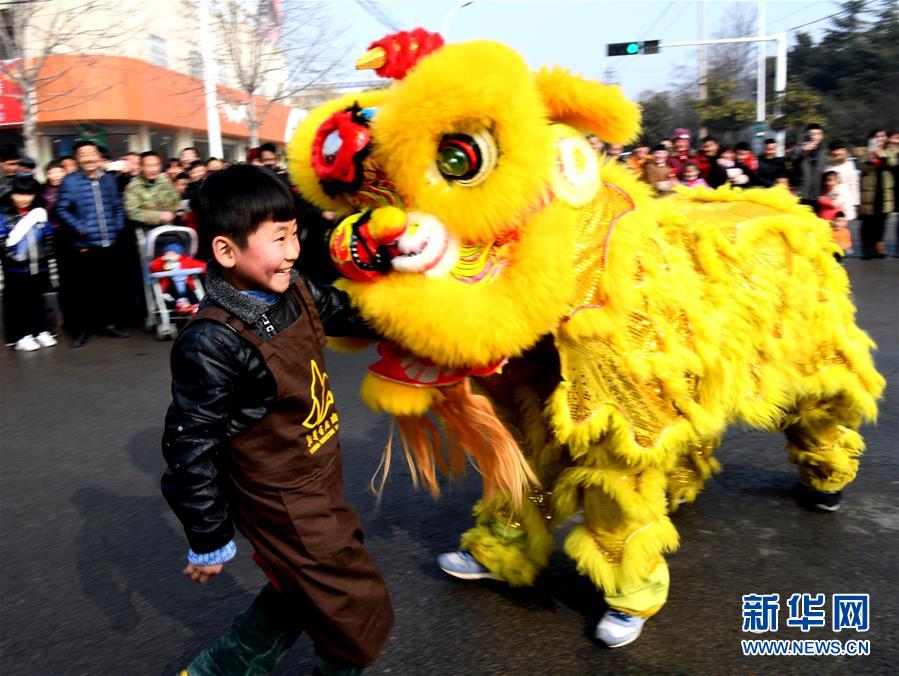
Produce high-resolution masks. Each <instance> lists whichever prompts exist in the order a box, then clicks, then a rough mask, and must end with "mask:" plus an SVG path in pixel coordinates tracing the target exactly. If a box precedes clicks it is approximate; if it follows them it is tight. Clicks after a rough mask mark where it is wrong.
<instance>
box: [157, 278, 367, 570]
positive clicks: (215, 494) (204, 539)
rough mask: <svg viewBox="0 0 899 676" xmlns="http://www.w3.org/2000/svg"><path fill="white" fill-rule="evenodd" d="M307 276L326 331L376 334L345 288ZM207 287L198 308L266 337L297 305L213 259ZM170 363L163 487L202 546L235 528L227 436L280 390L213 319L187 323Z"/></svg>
mask: <svg viewBox="0 0 899 676" xmlns="http://www.w3.org/2000/svg"><path fill="white" fill-rule="evenodd" d="M306 284H307V287H308V289H309V292H310V294H311V295H312V298H313V300H314V301H315V305H316V308H317V309H318V313H319V316H320V317H321V321H322V324H323V326H324V329H325V332H326V333H327V334H328V335H332V336H351V337H357V338H377V336H376V334H374V333H373V332H372V330H371V329H370V328H369V327H368V326H367V325H366V324H365V323H364V322H363V321H362V318H361V317H360V315H359V314H358V313H357V312H356V311H355V310H353V309H352V308H351V307H350V302H349V297H348V296H347V295H346V294H345V293H344V292H342V291H339V290H338V289H335V288H334V287H328V286H322V287H320V286H317V285H315V284H312V283H309V282H306ZM206 292H207V295H206V297H205V298H204V300H203V304H202V305H201V308H202V307H206V306H207V305H209V304H215V305H218V306H219V307H222V308H223V309H225V310H226V311H227V312H229V313H232V314H233V315H234V316H235V317H237V318H238V319H240V320H241V321H243V322H244V323H245V324H246V325H247V326H248V327H250V328H252V329H253V330H254V331H255V332H256V333H257V335H259V336H260V337H261V338H262V339H264V340H265V339H267V338H268V335H267V334H266V330H265V328H264V323H270V324H271V325H273V326H274V328H275V330H276V333H279V332H280V331H282V330H284V329H286V328H287V327H288V326H290V325H291V324H292V323H293V322H294V321H296V319H297V318H298V317H299V316H300V313H301V311H302V310H301V308H300V306H299V305H298V304H297V303H296V301H295V300H294V298H293V297H292V295H291V294H290V293H286V294H282V295H281V297H280V298H279V299H278V300H277V301H276V302H275V303H274V304H273V305H271V306H269V305H268V304H267V303H266V302H265V301H263V300H260V299H258V298H254V297H252V296H248V295H246V294H242V293H240V292H239V291H238V290H237V289H235V288H234V287H233V286H231V285H230V284H228V283H227V282H226V281H225V280H224V279H222V277H221V276H220V272H219V268H218V266H216V265H214V264H210V265H209V268H208V270H207V275H206ZM171 370H172V404H171V406H170V407H169V410H168V414H167V415H166V419H165V432H164V434H163V438H162V452H163V455H164V456H165V459H166V462H167V463H168V465H169V467H170V468H171V469H169V470H167V471H166V472H165V474H164V475H163V477H162V493H163V495H164V496H165V498H166V500H167V501H168V503H169V504H170V505H171V507H172V509H173V510H174V512H175V513H176V514H177V515H178V518H179V519H180V521H181V523H182V524H184V529H185V534H186V535H187V540H188V542H189V543H190V548H191V549H192V550H193V551H194V552H196V553H198V554H202V553H207V552H212V551H215V550H217V549H220V548H221V547H223V546H225V545H227V544H228V543H229V542H230V541H231V539H232V537H233V535H234V527H233V524H232V522H231V517H230V513H229V511H228V502H227V499H226V497H225V495H224V494H223V493H222V486H221V485H220V483H219V480H218V475H219V472H220V470H221V465H222V463H223V462H225V457H226V456H227V454H228V439H229V438H230V437H233V436H235V435H237V434H239V433H240V432H242V431H244V430H247V429H249V428H250V427H252V426H253V425H254V424H255V423H257V422H258V421H259V420H261V419H262V418H263V417H264V416H265V415H266V414H267V413H268V411H269V409H270V408H271V407H272V406H273V405H274V404H275V402H276V400H277V394H278V393H277V388H276V385H275V380H274V377H273V376H272V374H271V372H270V371H269V370H268V367H267V366H266V365H265V362H264V361H263V359H262V356H261V355H260V353H259V351H258V350H257V349H256V347H255V346H253V345H252V344H251V343H250V342H249V341H248V340H247V339H245V338H243V337H241V336H240V335H239V334H238V333H237V332H235V331H234V330H233V329H230V328H228V327H227V326H225V325H224V324H222V323H220V322H217V321H214V320H209V319H199V320H196V321H193V322H191V323H190V324H188V325H187V327H186V328H185V329H184V330H183V331H182V332H181V335H179V336H178V339H177V340H176V341H175V345H174V346H173V348H172V357H171Z"/></svg>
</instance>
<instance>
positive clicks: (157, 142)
mask: <svg viewBox="0 0 899 676" xmlns="http://www.w3.org/2000/svg"><path fill="white" fill-rule="evenodd" d="M150 149H151V150H152V151H153V152H156V153H159V155H160V157H162V159H163V161H165V160H166V159H167V158H169V157H177V156H178V153H177V151H176V150H175V133H174V132H171V131H166V130H163V129H151V130H150Z"/></svg>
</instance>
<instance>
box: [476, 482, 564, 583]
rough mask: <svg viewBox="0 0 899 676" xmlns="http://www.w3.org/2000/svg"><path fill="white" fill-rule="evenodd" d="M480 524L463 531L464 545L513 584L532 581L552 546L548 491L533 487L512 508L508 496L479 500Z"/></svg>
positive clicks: (477, 506) (497, 575)
mask: <svg viewBox="0 0 899 676" xmlns="http://www.w3.org/2000/svg"><path fill="white" fill-rule="evenodd" d="M474 515H475V517H476V518H477V524H476V525H475V527H474V528H472V529H471V530H469V531H468V532H466V533H464V534H463V535H462V549H464V550H466V551H468V552H471V554H472V555H473V556H474V557H475V558H476V559H477V560H478V562H480V563H481V565H483V566H484V567H485V568H486V569H487V570H488V571H490V573H492V574H493V575H494V576H496V577H498V578H500V579H502V580H505V581H506V582H508V583H509V584H511V585H516V586H518V585H530V584H533V582H534V579H535V578H536V577H537V574H538V573H539V572H540V571H541V570H542V569H543V568H544V567H545V566H546V564H547V562H548V561H549V555H550V553H551V552H552V549H553V537H552V533H551V531H550V527H551V522H552V514H551V512H550V505H549V495H548V494H546V493H544V492H542V491H539V490H537V489H533V490H532V492H531V494H530V496H529V499H528V500H525V501H524V502H523V503H522V505H521V506H520V507H519V508H518V509H515V510H513V508H512V506H511V504H510V503H509V501H508V500H506V499H505V498H495V499H493V500H491V501H490V502H484V501H479V502H478V503H477V504H476V505H475V508H474Z"/></svg>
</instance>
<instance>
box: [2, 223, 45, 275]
mask: <svg viewBox="0 0 899 676" xmlns="http://www.w3.org/2000/svg"><path fill="white" fill-rule="evenodd" d="M19 225H21V226H23V227H20V228H18V229H17V227H16V226H19ZM29 225H30V227H28V226H29ZM52 237H53V228H52V227H51V226H50V223H49V219H48V218H47V211H46V209H44V208H43V207H38V208H36V209H31V210H30V211H28V212H27V213H24V214H23V213H20V212H19V211H17V210H16V209H15V208H12V207H7V208H4V209H2V210H0V256H2V260H3V270H4V272H6V273H18V274H31V275H36V274H39V273H41V272H46V271H47V256H48V255H49V243H50V241H51V239H52Z"/></svg>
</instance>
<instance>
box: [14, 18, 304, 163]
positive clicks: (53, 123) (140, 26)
mask: <svg viewBox="0 0 899 676" xmlns="http://www.w3.org/2000/svg"><path fill="white" fill-rule="evenodd" d="M27 4H28V5H31V8H29V12H28V14H24V13H22V12H18V13H16V14H13V13H12V11H11V10H3V12H4V16H3V19H4V21H5V22H6V26H7V27H6V29H5V30H6V31H8V32H9V33H10V34H11V35H15V36H16V39H17V41H18V42H13V43H12V44H13V47H14V49H12V50H9V49H7V50H6V53H4V54H2V55H0V56H2V58H3V59H5V60H6V61H5V63H6V64H7V68H6V69H4V70H8V69H9V68H10V67H11V66H14V65H15V59H16V58H21V57H22V55H23V54H24V59H25V60H26V62H27V63H37V61H36V60H37V59H43V61H42V62H41V63H42V66H41V68H40V75H39V77H38V80H39V84H38V87H37V110H38V112H37V118H36V121H37V136H38V155H39V157H37V158H34V159H35V160H37V161H38V162H39V164H40V165H43V164H44V163H45V162H47V161H49V160H50V159H52V158H56V157H59V156H61V155H67V154H71V152H72V148H73V145H74V143H75V142H76V140H78V139H80V138H91V139H94V140H96V141H97V142H98V143H99V144H101V145H103V146H105V147H106V148H107V150H108V154H109V155H110V156H111V157H118V156H120V155H122V154H124V153H125V152H128V151H143V150H148V149H153V150H155V151H157V152H159V153H160V154H161V155H163V157H170V156H177V154H178V151H179V150H180V149H181V148H184V147H186V146H194V147H196V148H197V149H198V151H199V153H200V155H201V156H203V157H206V156H208V155H209V146H208V140H207V136H206V134H207V129H206V110H205V99H204V93H203V61H202V56H201V52H200V49H201V47H200V44H201V34H200V19H199V12H198V3H197V2H196V0H156V2H153V3H148V2H145V1H137V0H109V1H105V0H101V1H97V2H85V1H84V0H47V1H45V2H41V3H27ZM211 4H213V5H214V4H215V0H212V2H211ZM238 4H244V5H248V6H249V5H252V8H250V9H254V10H255V11H259V10H260V7H261V6H262V5H268V6H269V9H270V10H271V12H272V16H273V19H274V18H276V16H277V10H278V6H277V2H268V3H266V2H263V1H260V2H254V3H246V2H244V1H243V0H240V2H238ZM11 7H16V5H12V6H11ZM11 19H15V20H16V23H17V24H18V25H11V24H10V20H11ZM232 30H240V29H239V28H237V29H232ZM223 32H224V31H223V30H222V26H221V25H220V24H217V23H216V22H213V39H214V43H213V44H214V49H213V53H214V58H215V60H216V64H217V70H218V77H217V80H218V84H217V92H218V101H219V105H218V109H219V110H218V112H219V119H220V125H221V130H222V141H223V148H224V155H225V157H226V158H228V159H241V158H243V157H244V156H245V153H246V150H247V145H248V140H249V128H248V125H247V120H246V108H245V106H244V105H243V104H244V103H245V102H246V100H247V95H246V94H245V93H244V92H243V91H242V90H241V88H240V86H239V83H240V78H239V77H238V76H237V72H236V70H237V68H238V64H235V63H234V61H233V60H232V58H231V55H230V52H229V42H233V41H235V40H236V39H237V38H240V37H244V38H245V36H237V37H236V36H234V35H224V34H223ZM271 35H272V41H273V44H272V45H262V49H269V50H270V51H271V53H272V55H273V58H274V59H275V61H274V62H273V63H275V66H276V67H268V68H267V69H266V71H265V75H264V79H263V80H262V82H261V85H260V87H259V89H258V93H259V94H261V96H257V97H255V99H256V109H257V110H267V114H266V115H265V117H264V119H263V120H262V123H261V125H260V126H259V130H258V135H259V139H260V141H262V142H265V141H271V142H274V143H277V144H282V143H283V142H284V141H285V140H286V136H287V134H288V133H289V131H290V130H289V129H288V120H289V118H290V109H289V107H288V106H286V105H283V104H281V103H273V102H271V101H270V100H268V99H266V98H265V95H266V94H268V95H269V96H276V94H274V92H278V91H282V90H283V89H284V84H285V81H286V78H287V77H288V69H287V67H286V64H284V67H283V68H278V67H277V60H276V59H277V58H279V57H278V56H277V48H276V47H275V46H274V43H275V42H276V41H277V32H276V31H272V34H271ZM7 42H8V41H7ZM7 47H8V45H7ZM16 48H18V49H16ZM15 51H18V52H19V53H18V54H16V53H13V52H15ZM282 58H283V57H282ZM269 65H270V64H269ZM2 79H3V83H2V84H3V86H2V87H0V97H2V98H0V112H4V113H6V114H4V115H0V141H2V142H15V141H16V135H17V134H18V135H19V139H18V141H19V142H18V143H17V145H19V146H20V147H21V146H22V145H23V144H22V142H21V133H22V123H23V120H22V119H21V118H22V112H21V108H22V106H21V105H20V106H18V108H17V107H16V106H15V103H16V98H17V97H19V98H21V96H22V94H21V91H20V90H19V91H17V90H16V82H15V81H14V78H12V77H10V75H9V73H8V72H6V73H5V74H4V75H3V78H2ZM17 115H18V119H16V116H17Z"/></svg>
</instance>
